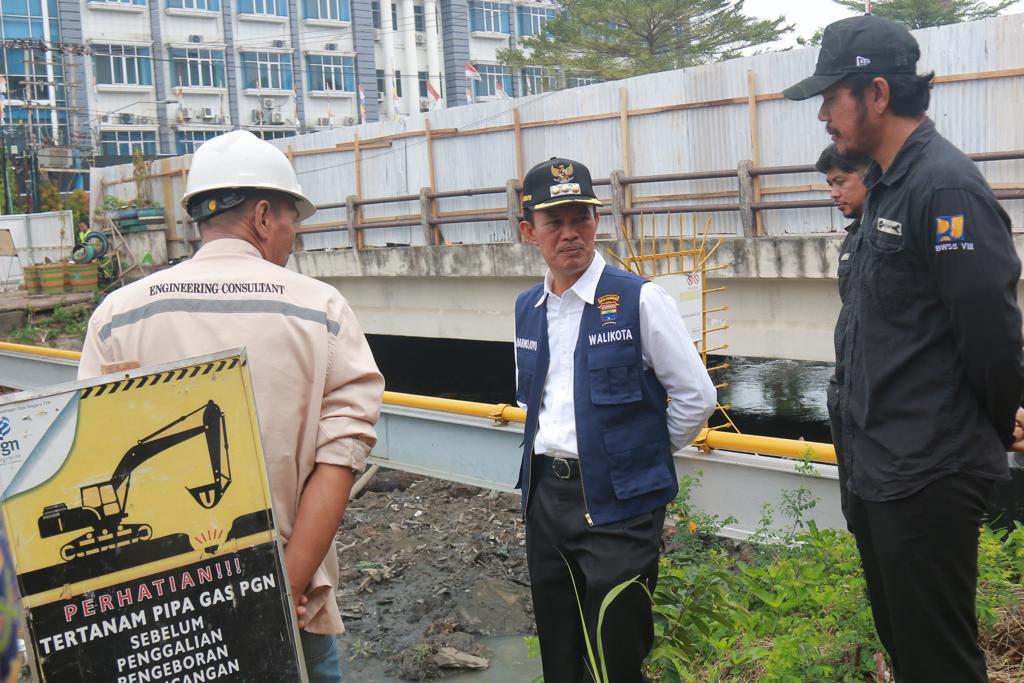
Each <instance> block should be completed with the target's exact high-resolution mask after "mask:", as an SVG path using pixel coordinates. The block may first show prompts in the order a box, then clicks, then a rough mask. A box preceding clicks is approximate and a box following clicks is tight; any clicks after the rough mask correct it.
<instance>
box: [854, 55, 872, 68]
mask: <svg viewBox="0 0 1024 683" xmlns="http://www.w3.org/2000/svg"><path fill="white" fill-rule="evenodd" d="M870 63H871V60H870V59H868V58H867V57H861V56H860V55H857V66H867V65H869V64H870Z"/></svg>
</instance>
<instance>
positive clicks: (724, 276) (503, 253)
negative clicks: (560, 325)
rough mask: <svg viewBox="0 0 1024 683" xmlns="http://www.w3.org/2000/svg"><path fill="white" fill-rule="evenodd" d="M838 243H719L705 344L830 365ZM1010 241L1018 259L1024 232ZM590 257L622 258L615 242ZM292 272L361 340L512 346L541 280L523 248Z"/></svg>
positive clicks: (303, 261)
mask: <svg viewBox="0 0 1024 683" xmlns="http://www.w3.org/2000/svg"><path fill="white" fill-rule="evenodd" d="M842 237H843V234H837V233H827V234H812V235H794V236H789V237H759V238H744V237H732V236H728V237H723V238H722V245H721V246H720V247H719V248H718V250H716V251H715V253H714V254H713V255H712V257H711V262H710V263H711V265H713V266H718V265H721V266H724V267H723V268H722V269H721V270H718V271H714V277H712V278H709V282H708V288H709V289H715V288H717V287H721V286H724V287H726V290H725V291H723V292H716V293H713V294H709V297H708V307H709V308H716V307H718V306H727V307H728V309H727V310H726V311H724V312H721V313H715V314H714V317H715V318H716V319H718V320H721V321H724V322H726V323H728V325H729V328H728V329H727V330H725V331H723V332H721V333H720V335H719V336H716V337H715V338H714V342H715V345H717V344H718V343H725V344H728V349H727V350H725V351H723V352H722V353H726V354H729V355H740V356H754V357H762V358H790V359H794V360H815V361H832V360H834V357H833V351H832V329H833V326H834V325H835V320H836V316H837V315H838V313H839V294H838V292H837V288H836V264H837V263H838V259H839V247H840V244H841V242H842ZM659 241H661V240H659ZM1014 243H1015V245H1016V248H1017V253H1018V255H1020V256H1021V257H1022V259H1024V234H1015V235H1014ZM598 249H599V250H600V251H601V252H602V253H606V252H607V251H609V250H610V251H611V252H612V253H615V254H618V255H619V256H620V257H626V256H628V253H626V252H627V248H626V246H625V244H624V243H622V242H620V241H611V240H609V241H599V242H598ZM634 249H636V247H634ZM609 260H610V259H609ZM291 267H293V268H295V269H297V270H299V271H300V272H302V273H305V274H307V275H310V276H312V277H316V278H318V279H321V280H324V281H326V282H329V283H331V284H332V285H334V286H336V287H337V288H338V289H339V290H340V291H341V292H342V293H343V294H344V295H345V297H346V298H348V300H349V302H350V303H351V304H352V306H353V308H354V309H355V311H356V314H357V315H358V317H359V320H360V322H361V323H362V324H363V326H364V328H365V329H366V331H367V332H368V333H371V334H387V335H397V336H417V337H431V338H451V339H472V340H481V341H498V342H507V341H510V340H511V339H512V336H513V335H512V329H513V306H514V304H515V298H516V295H517V294H518V293H519V292H521V291H522V290H524V289H526V288H527V287H529V286H531V285H533V284H535V283H537V282H538V281H539V280H540V278H541V277H542V275H543V273H544V262H543V260H542V259H541V258H540V255H539V253H538V251H537V249H536V248H535V247H533V246H532V245H530V244H522V243H503V244H473V245H453V246H442V247H392V248H384V249H364V250H353V249H344V250H333V251H307V252H297V253H296V254H294V256H293V260H292V265H291ZM1018 298H1019V300H1020V301H1022V302H1024V289H1019V291H1018ZM710 326H717V325H712V324H711V323H709V327H710Z"/></svg>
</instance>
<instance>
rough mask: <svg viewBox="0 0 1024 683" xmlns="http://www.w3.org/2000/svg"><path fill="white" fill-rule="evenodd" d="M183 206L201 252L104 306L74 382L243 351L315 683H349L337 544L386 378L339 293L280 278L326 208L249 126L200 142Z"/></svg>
mask: <svg viewBox="0 0 1024 683" xmlns="http://www.w3.org/2000/svg"><path fill="white" fill-rule="evenodd" d="M181 201H182V205H183V206H184V207H185V208H186V210H187V211H188V212H189V215H190V216H192V218H193V220H195V221H196V223H198V225H199V228H200V232H201V234H202V242H203V243H202V247H201V248H200V249H199V251H197V252H196V254H195V255H194V256H193V257H192V258H191V259H189V260H187V261H185V262H183V263H180V264H178V265H176V266H174V267H172V268H168V269H166V270H163V271H160V272H158V273H155V274H153V275H150V276H149V277H146V278H144V279H142V280H139V281H138V282H135V283H132V284H130V285H127V286H125V287H123V288H121V289H119V290H117V291H115V292H113V293H111V294H110V295H109V296H108V297H107V298H106V299H105V300H104V301H103V303H102V304H100V306H99V307H98V308H97V309H96V311H95V312H94V313H93V315H92V318H91V319H90V320H89V329H88V333H87V336H86V340H85V347H84V348H83V350H82V360H81V364H80V365H79V370H78V376H79V378H87V377H95V376H97V375H100V374H103V371H104V367H105V366H108V365H110V364H114V363H125V362H127V363H131V362H134V361H137V362H138V363H139V364H141V365H153V364H158V363H166V362H170V361H175V360H180V359H183V358H189V357H192V356H199V355H202V354H206V353H211V352H215V351H222V350H224V349H230V348H235V347H240V346H244V347H246V350H247V353H248V358H249V369H250V373H251V375H252V385H253V393H254V395H255V399H256V407H257V410H258V412H259V414H260V417H261V431H262V437H263V450H264V452H265V457H266V462H267V469H268V472H269V476H270V493H271V497H272V499H273V505H274V516H275V521H276V523H277V526H278V529H279V531H280V532H281V534H282V536H283V537H284V538H285V541H286V545H285V563H286V565H287V569H288V576H289V581H290V582H291V589H292V594H293V597H294V599H295V602H296V610H297V613H298V614H299V619H300V627H301V628H302V632H301V635H302V647H303V653H304V655H305V658H306V668H307V672H308V673H309V680H310V682H311V683H320V682H327V681H333V682H337V681H341V670H340V664H339V659H338V654H337V645H336V638H335V637H336V635H337V634H339V633H342V632H343V631H344V627H343V626H342V622H341V615H340V613H339V611H338V606H337V603H336V601H335V597H334V592H335V588H336V586H337V579H338V558H337V555H336V552H335V548H334V535H335V533H336V531H337V529H338V525H339V523H340V522H341V518H342V516H343V515H344V512H345V506H346V504H347V502H348V496H349V490H350V489H351V487H352V481H353V477H354V475H355V473H357V472H359V471H361V470H362V469H363V468H364V466H365V464H366V458H367V456H368V454H369V452H370V449H371V448H372V447H373V445H374V443H375V442H376V434H375V431H374V424H375V423H376V421H377V417H378V415H379V412H380V404H381V400H382V396H383V390H384V379H383V377H382V376H381V374H380V372H379V371H378V370H377V365H376V363H375V362H374V360H373V356H372V354H371V353H370V348H369V346H368V345H367V343H366V338H365V337H364V336H363V332H362V329H361V328H360V327H359V323H358V322H357V321H356V319H355V316H354V315H353V313H352V309H351V308H350V307H349V305H348V303H347V302H346V301H345V299H344V298H343V297H342V296H341V294H339V293H338V290H337V289H335V288H334V287H331V286H330V285H327V284H324V283H322V282H320V281H318V280H314V279H312V278H309V277H306V276H304V275H299V274H298V273H295V272H292V271H290V270H287V269H285V268H284V265H285V263H286V262H287V261H288V255H289V253H290V251H291V245H292V242H293V240H294V239H295V231H296V227H297V226H298V224H299V222H300V221H301V220H303V219H305V218H308V217H309V216H311V215H312V214H313V213H314V212H315V211H316V208H315V207H314V206H313V204H312V203H311V202H310V201H309V199H308V198H307V197H306V196H305V195H304V194H303V192H302V188H301V187H300V186H299V182H298V179H297V177H296V175H295V171H294V170H293V169H292V166H291V164H290V163H289V161H288V159H287V158H286V157H285V155H284V154H282V153H281V151H280V150H278V149H277V148H276V147H274V146H273V145H271V144H270V143H268V142H264V141H263V140H260V139H259V138H257V137H256V136H254V135H253V134H252V133H249V132H247V131H240V130H239V131H232V132H230V133H226V134H224V135H221V136H218V137H216V138H213V139H212V140H209V141H207V142H205V143H203V145H202V146H201V147H199V149H198V150H196V153H195V154H194V155H193V157H192V166H191V169H190V170H189V175H188V182H187V185H186V189H185V196H184V197H183V198H182V200H181Z"/></svg>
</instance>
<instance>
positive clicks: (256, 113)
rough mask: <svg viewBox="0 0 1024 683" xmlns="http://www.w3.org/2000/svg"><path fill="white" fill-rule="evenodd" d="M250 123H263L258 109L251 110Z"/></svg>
mask: <svg viewBox="0 0 1024 683" xmlns="http://www.w3.org/2000/svg"><path fill="white" fill-rule="evenodd" d="M252 122H253V123H263V112H262V111H261V110H259V109H253V110H252Z"/></svg>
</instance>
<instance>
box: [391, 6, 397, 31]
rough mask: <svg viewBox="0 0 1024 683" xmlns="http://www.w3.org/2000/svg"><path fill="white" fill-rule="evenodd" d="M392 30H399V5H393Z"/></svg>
mask: <svg viewBox="0 0 1024 683" xmlns="http://www.w3.org/2000/svg"><path fill="white" fill-rule="evenodd" d="M391 30H392V31H397V30H398V3H397V2H393V3H391Z"/></svg>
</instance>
